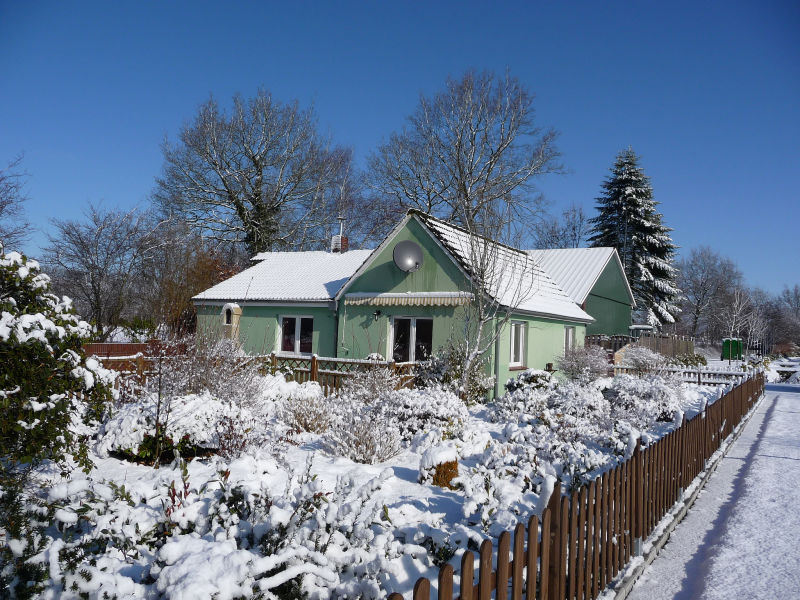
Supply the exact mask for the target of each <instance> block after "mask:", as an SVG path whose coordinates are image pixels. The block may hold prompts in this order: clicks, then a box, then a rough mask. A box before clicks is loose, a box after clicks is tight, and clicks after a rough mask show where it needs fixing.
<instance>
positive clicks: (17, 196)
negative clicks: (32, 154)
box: [0, 155, 31, 250]
mask: <svg viewBox="0 0 800 600" xmlns="http://www.w3.org/2000/svg"><path fill="white" fill-rule="evenodd" d="M21 163H22V156H21V155H20V156H18V157H16V158H15V159H13V160H12V161H11V162H9V163H8V165H7V166H6V168H5V169H0V243H1V244H3V245H4V246H5V248H6V249H7V250H13V249H15V248H16V247H18V246H19V245H20V244H22V243H24V242H25V241H26V240H27V239H28V236H29V234H30V227H31V226H30V224H29V223H28V222H27V221H26V220H25V209H24V203H25V200H26V199H27V198H26V197H25V192H24V187H25V179H26V178H27V174H26V173H25V172H24V171H22V170H21V169H20V165H21Z"/></svg>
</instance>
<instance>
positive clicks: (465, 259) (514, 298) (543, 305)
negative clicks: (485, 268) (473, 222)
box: [415, 213, 594, 322]
mask: <svg viewBox="0 0 800 600" xmlns="http://www.w3.org/2000/svg"><path fill="white" fill-rule="evenodd" d="M415 216H417V217H418V218H419V220H420V222H422V223H423V225H425V226H426V227H427V228H428V230H429V231H431V232H432V233H433V234H434V235H435V236H436V237H437V238H438V239H439V240H440V241H441V243H442V244H443V245H444V246H445V247H446V248H447V250H448V251H449V252H450V253H451V254H452V255H453V256H454V258H455V259H456V260H457V261H459V262H460V263H461V267H462V268H463V269H464V270H465V271H467V272H470V271H471V269H470V265H471V264H474V263H475V259H474V258H471V257H472V256H473V255H474V253H475V248H476V247H477V246H476V242H475V240H476V239H478V240H479V241H478V242H477V245H478V246H481V250H484V249H485V251H486V252H488V253H489V254H490V255H491V256H492V259H491V262H492V265H491V271H492V272H493V273H495V277H493V281H491V282H490V283H489V287H490V289H487V290H486V291H487V292H488V293H489V294H490V295H491V296H492V297H494V298H495V300H497V301H498V302H500V304H503V305H504V306H508V307H510V308H514V309H517V310H520V311H523V312H529V313H533V314H537V315H541V316H545V317H551V318H561V319H565V320H572V321H578V322H591V321H594V319H593V318H592V317H591V316H590V315H589V314H587V313H586V312H585V311H584V310H583V309H581V308H580V306H578V305H577V304H576V303H575V302H574V300H572V298H570V296H568V295H567V293H566V292H564V290H562V289H561V288H560V287H559V286H558V284H557V283H556V282H555V281H553V279H552V278H551V277H550V276H549V275H548V273H546V271H545V270H543V269H542V268H541V267H540V266H539V265H538V264H537V263H536V262H535V261H534V260H532V258H531V257H530V256H529V255H528V254H527V253H526V252H525V251H523V250H517V249H516V248H511V247H509V246H505V245H503V244H498V243H496V242H493V241H491V240H484V239H482V238H475V237H474V236H471V235H470V234H469V233H468V232H467V231H465V230H463V229H461V228H459V227H455V226H453V225H450V224H448V223H445V222H444V221H440V220H439V219H436V218H433V217H431V216H429V215H425V214H424V213H415Z"/></svg>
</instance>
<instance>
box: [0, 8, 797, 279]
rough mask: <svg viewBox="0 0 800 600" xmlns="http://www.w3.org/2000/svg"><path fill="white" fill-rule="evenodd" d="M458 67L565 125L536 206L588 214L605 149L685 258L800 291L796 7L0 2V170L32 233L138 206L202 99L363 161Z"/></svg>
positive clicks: (40, 239) (38, 240) (548, 122)
mask: <svg viewBox="0 0 800 600" xmlns="http://www.w3.org/2000/svg"><path fill="white" fill-rule="evenodd" d="M469 67H476V68H478V69H483V68H486V69H494V70H497V71H504V70H505V69H506V68H509V69H510V71H511V73H512V74H514V75H516V76H517V77H519V78H520V79H521V80H522V81H523V82H524V83H525V84H526V85H527V86H528V87H529V88H530V89H531V90H532V91H534V92H535V93H536V96H537V99H536V107H537V117H538V120H539V122H540V123H541V124H542V125H544V126H551V127H554V128H556V129H557V130H559V131H560V132H561V136H560V141H559V146H560V149H561V150H562V152H563V160H564V163H565V165H566V166H567V167H568V169H569V170H570V173H569V174H568V175H564V176H553V177H549V178H548V179H545V180H543V181H542V182H541V189H542V190H543V191H544V192H545V194H546V196H547V197H548V199H549V200H550V201H551V202H552V204H553V207H552V209H553V210H554V211H559V210H560V209H561V208H562V207H566V206H568V205H570V204H572V203H577V204H579V205H583V206H584V207H586V208H587V209H589V210H590V212H592V213H593V212H594V211H593V206H594V198H595V197H596V196H597V194H598V192H599V187H600V183H601V182H602V180H603V178H604V177H605V176H606V175H607V173H608V169H609V167H610V166H611V165H612V163H613V161H614V157H615V155H616V153H617V152H618V151H619V150H621V149H623V148H626V147H627V146H628V145H631V146H632V147H633V148H634V150H635V151H636V152H637V153H639V154H640V155H641V156H642V159H643V166H644V168H645V170H646V172H647V173H648V174H649V175H650V177H651V178H652V181H653V186H654V189H655V196H656V199H657V200H658V201H659V202H660V203H661V205H660V210H661V212H663V214H664V216H665V223H666V224H667V225H669V226H671V227H673V228H674V229H675V232H674V238H675V241H676V242H677V244H678V245H680V246H681V247H682V248H683V251H688V250H689V249H691V248H693V247H695V246H698V245H700V244H707V245H710V246H712V247H713V248H715V249H717V250H718V251H721V252H723V253H724V254H726V255H728V256H729V257H730V258H732V259H733V260H734V261H735V262H736V263H737V264H738V265H739V266H740V268H741V269H742V270H743V272H744V273H745V276H746V278H747V280H748V282H749V283H750V284H752V285H758V286H761V287H764V288H766V289H767V290H769V291H772V292H777V291H780V289H781V288H782V287H783V285H784V284H785V283H786V284H794V283H796V282H798V281H800V267H799V266H798V265H799V264H800V261H798V256H799V255H800V239H799V238H800V235H798V234H800V229H799V228H798V212H799V211H800V198H799V196H800V194H799V193H798V190H799V189H800V174H799V173H800V3H798V2H795V1H786V2H765V1H759V2H747V3H742V2H686V3H684V2H658V3H655V2H647V3H645V2H613V1H612V2H597V1H593V2H520V3H491V4H490V3H488V2H481V3H476V2H466V3H465V2H453V3H435V5H434V3H421V2H420V3H410V2H403V3H401V2H392V3H389V2H369V3H367V2H364V3H346V2H335V3H334V2H329V3H321V2H314V3H311V2H309V3H301V2H279V3H272V4H268V3H265V2H247V3H244V2H215V3H211V2H192V3H188V2H187V3H182V2H129V3H122V2H98V3H88V2H29V1H27V0H26V1H22V2H9V0H2V1H1V2H0V162H2V163H3V164H4V165H5V163H6V162H7V161H8V160H9V159H10V158H12V157H13V156H15V155H17V154H18V153H20V152H24V153H25V159H24V165H25V168H26V169H27V171H28V172H29V173H30V175H31V177H30V180H29V184H28V194H29V196H30V202H29V203H28V212H29V217H30V219H31V220H32V221H33V222H34V223H35V224H36V225H37V226H38V227H39V230H40V231H39V232H37V233H36V234H35V235H34V237H33V239H32V241H31V243H30V244H29V245H28V247H27V248H26V250H27V251H28V252H29V253H30V254H32V255H34V256H35V255H36V254H37V253H38V251H39V246H40V245H42V244H43V243H44V233H43V232H44V231H46V230H47V228H48V219H49V218H51V217H56V218H74V217H78V216H79V215H80V214H81V211H82V209H83V207H84V206H85V204H86V202H87V201H98V200H103V201H104V202H105V203H106V204H107V205H112V206H114V205H119V206H124V207H128V206H133V205H136V204H137V203H138V204H144V203H145V202H146V198H147V196H148V194H149V193H150V191H151V190H152V187H153V178H154V177H155V176H156V175H157V174H158V173H159V171H160V169H161V162H162V159H161V151H160V148H159V144H160V143H161V141H162V140H163V138H164V136H169V137H171V138H174V136H175V133H176V131H177V130H178V128H179V127H180V125H181V124H182V123H183V122H184V121H185V120H188V119H189V118H190V117H192V116H193V115H194V114H195V112H196V109H197V107H198V105H199V104H200V103H202V102H203V101H205V100H206V99H207V98H208V96H209V94H210V93H213V95H214V96H215V97H216V98H218V99H219V100H220V101H224V102H227V101H229V100H230V98H231V96H232V95H233V94H234V93H235V92H241V93H242V94H243V95H245V96H249V95H252V94H253V93H254V92H255V90H256V89H257V88H258V87H263V88H265V89H267V90H269V91H271V92H272V93H273V95H275V96H276V97H278V98H279V99H282V100H291V99H294V98H297V99H298V100H299V101H300V103H301V104H303V105H309V104H311V103H313V104H314V106H315V108H316V110H317V113H318V115H319V119H320V124H321V126H322V127H323V128H324V129H325V130H326V131H328V132H330V134H331V135H332V136H333V138H334V139H335V140H336V141H337V142H338V143H340V144H345V145H351V146H353V147H354V148H355V152H356V156H357V158H358V160H359V161H360V162H363V159H364V157H365V156H366V155H367V154H368V153H369V152H370V151H371V150H372V149H373V148H375V147H376V146H377V145H378V144H379V143H380V142H381V141H382V140H383V139H384V138H385V137H387V136H388V135H389V134H390V133H391V132H392V131H394V130H396V129H398V128H400V127H401V126H402V124H403V120H404V118H405V117H406V116H407V115H408V114H410V113H411V111H412V110H413V109H414V107H415V105H416V102H417V99H418V96H419V94H420V93H425V94H430V93H433V92H435V91H437V90H438V89H440V88H441V87H442V84H443V82H444V80H445V78H446V77H447V76H448V75H456V76H457V75H459V74H461V73H462V72H463V71H464V70H465V69H467V68H469Z"/></svg>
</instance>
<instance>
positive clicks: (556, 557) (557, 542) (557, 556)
mask: <svg viewBox="0 0 800 600" xmlns="http://www.w3.org/2000/svg"><path fill="white" fill-rule="evenodd" d="M547 508H549V509H550V539H548V540H545V539H542V546H544V545H545V544H547V546H548V548H549V552H548V554H549V555H550V565H549V573H548V579H549V582H550V590H549V591H550V600H562V599H561V598H559V588H560V587H561V585H563V582H561V581H560V580H561V579H562V571H563V569H562V565H561V480H560V479H557V480H556V483H555V485H554V486H553V493H552V494H550V500H548V502H547ZM542 600H545V598H544V597H542Z"/></svg>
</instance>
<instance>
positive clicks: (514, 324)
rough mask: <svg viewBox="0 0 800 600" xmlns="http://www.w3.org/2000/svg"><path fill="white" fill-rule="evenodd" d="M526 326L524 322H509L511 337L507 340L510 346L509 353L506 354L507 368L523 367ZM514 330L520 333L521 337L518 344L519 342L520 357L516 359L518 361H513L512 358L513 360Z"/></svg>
mask: <svg viewBox="0 0 800 600" xmlns="http://www.w3.org/2000/svg"><path fill="white" fill-rule="evenodd" d="M527 325H528V324H527V323H526V322H525V321H511V328H510V332H511V336H510V340H509V341H510V345H509V353H508V366H509V367H524V366H525V355H526V352H525V350H526V346H525V344H526V342H527V339H526V338H527V337H528V336H527V329H528V327H527ZM516 330H519V331H520V335H521V336H522V339H521V340H520V342H521V343H520V354H521V356H519V357H517V358H519V360H518V361H515V360H514V358H515V357H514V332H515V331H516Z"/></svg>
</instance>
